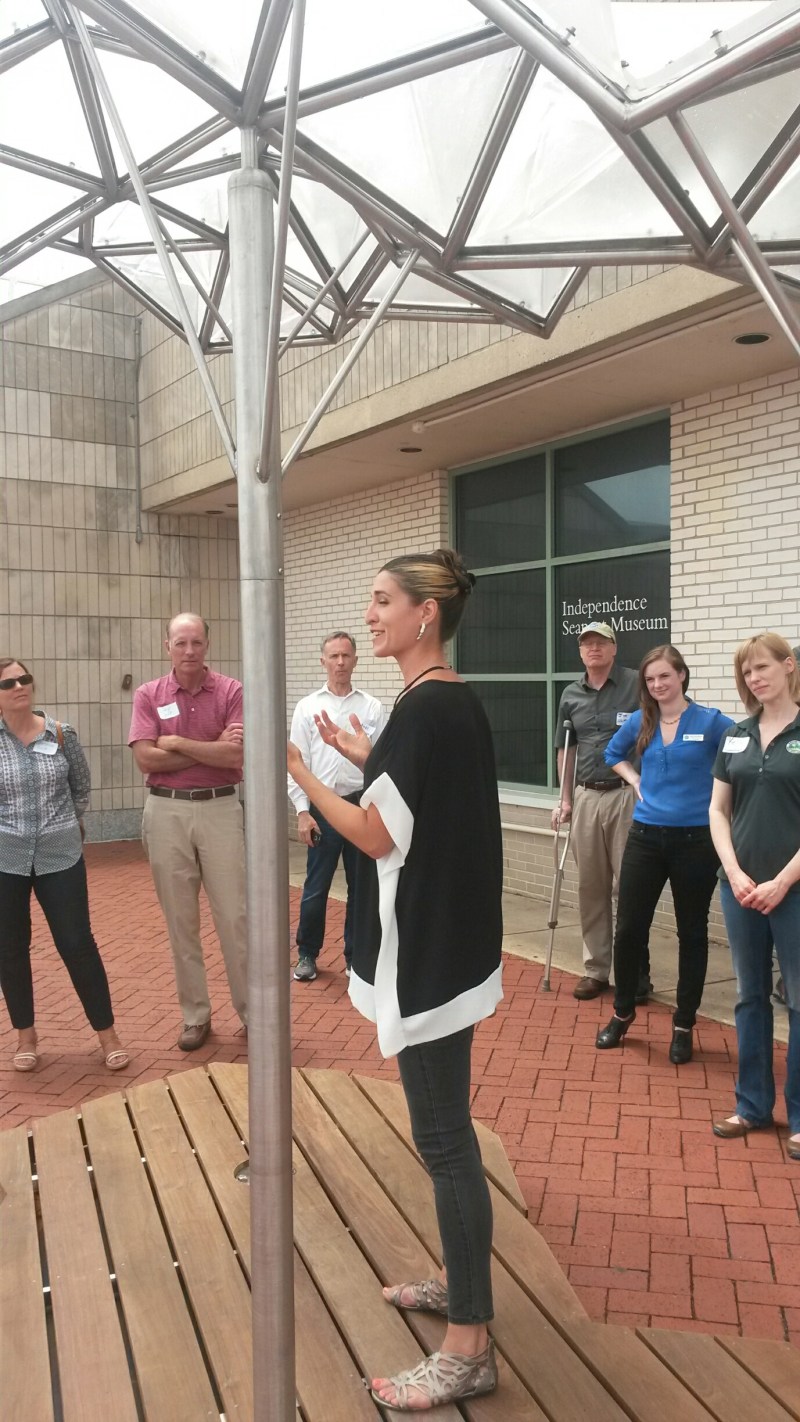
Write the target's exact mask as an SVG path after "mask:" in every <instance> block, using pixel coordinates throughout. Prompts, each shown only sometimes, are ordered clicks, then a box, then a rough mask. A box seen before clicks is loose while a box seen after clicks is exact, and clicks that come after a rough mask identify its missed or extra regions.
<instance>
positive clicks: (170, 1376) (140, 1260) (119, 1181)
mask: <svg viewBox="0 0 800 1422" xmlns="http://www.w3.org/2000/svg"><path fill="white" fill-rule="evenodd" d="M82 1109H83V1122H84V1129H85V1132H86V1138H87V1141H88V1144H89V1155H90V1159H91V1163H92V1168H93V1171H94V1179H95V1185H96V1187H97V1193H98V1196H99V1199H100V1206H101V1209H102V1212H103V1221H104V1224H105V1228H106V1234H107V1236H108V1241H109V1247H110V1250H111V1258H112V1262H113V1268H114V1273H115V1274H116V1276H117V1286H118V1288H119V1293H120V1299H121V1302H122V1309H123V1312H124V1315H125V1323H126V1325H127V1329H128V1336H129V1338H130V1342H131V1349H132V1352H133V1360H134V1366H135V1369H136V1376H137V1378H138V1381H139V1388H140V1391H141V1396H142V1404H143V1408H144V1415H145V1417H146V1418H147V1419H148V1422H160V1419H163V1418H166V1417H169V1418H170V1422H200V1419H203V1418H207V1419H214V1422H217V1419H218V1418H219V1406H218V1404H217V1402H216V1401H215V1398H214V1391H213V1388H212V1386H211V1383H210V1380H209V1377H208V1373H207V1371H206V1366H205V1362H204V1360H203V1355H202V1352H201V1350H200V1346H199V1343H198V1340H197V1335H196V1333H195V1330H194V1327H193V1324H192V1321H191V1318H190V1316H189V1314H188V1312H187V1309H186V1302H185V1299H184V1296H183V1290H182V1289H181V1286H180V1282H179V1280H178V1276H177V1273H176V1270H175V1265H174V1263H173V1259H172V1250H171V1248H170V1244H169V1241H168V1239H167V1237H166V1235H165V1234H164V1227H163V1225H162V1223H161V1219H160V1216H159V1213H158V1210H157V1209H156V1205H155V1200H154V1199H153V1193H152V1190H151V1188H150V1183H149V1180H148V1178H147V1174H146V1172H145V1169H144V1166H143V1165H142V1160H141V1153H140V1148H139V1144H138V1142H137V1140H136V1137H135V1136H134V1133H133V1130H132V1128H131V1123H130V1118H129V1116H128V1113H127V1111H126V1110H125V1106H124V1103H123V1100H122V1097H121V1096H119V1095H116V1094H115V1095H112V1096H104V1097H101V1098H100V1099H99V1100H97V1101H89V1102H87V1103H86V1104H85V1105H84V1106H83V1108H82Z"/></svg>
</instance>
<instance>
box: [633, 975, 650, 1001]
mask: <svg viewBox="0 0 800 1422" xmlns="http://www.w3.org/2000/svg"><path fill="white" fill-rule="evenodd" d="M652 994H653V984H652V983H651V981H650V974H649V973H640V974H639V982H638V984H637V987H636V1006H637V1007H644V1005H645V1003H646V1002H649V1000H650V998H651V997H652Z"/></svg>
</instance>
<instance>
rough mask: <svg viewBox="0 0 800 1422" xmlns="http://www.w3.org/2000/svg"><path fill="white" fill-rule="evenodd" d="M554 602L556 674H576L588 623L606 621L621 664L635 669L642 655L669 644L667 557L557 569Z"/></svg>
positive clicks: (640, 556) (568, 565) (654, 555)
mask: <svg viewBox="0 0 800 1422" xmlns="http://www.w3.org/2000/svg"><path fill="white" fill-rule="evenodd" d="M555 602H556V618H555V623H556V635H555V670H556V671H560V672H568V671H573V670H574V671H575V673H576V675H577V674H578V673H579V672H580V671H581V669H582V663H581V659H580V657H579V656H578V633H579V632H580V629H581V627H583V626H585V624H586V623H587V622H608V623H609V625H610V626H611V627H613V629H614V631H615V632H616V634H617V645H618V647H619V660H620V662H621V663H622V664H623V665H624V666H627V667H638V665H639V663H640V661H641V660H642V657H643V656H644V655H645V652H649V650H650V648H651V647H657V646H658V644H659V642H668V641H669V620H670V618H669V553H667V552H663V553H638V554H636V555H635V556H634V557H632V558H608V559H605V558H593V559H592V560H591V562H588V563H566V564H561V566H560V567H557V568H556V569H555Z"/></svg>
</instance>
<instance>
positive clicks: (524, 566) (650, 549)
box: [448, 410, 672, 806]
mask: <svg viewBox="0 0 800 1422" xmlns="http://www.w3.org/2000/svg"><path fill="white" fill-rule="evenodd" d="M664 422H666V424H667V430H668V432H669V429H670V413H669V410H660V411H651V412H650V413H649V414H647V415H640V416H637V417H636V418H635V419H631V420H625V421H622V422H619V421H615V422H614V423H613V424H610V425H601V426H599V427H595V428H594V429H591V430H583V431H581V433H580V434H577V435H566V436H563V437H562V438H559V439H555V440H548V441H547V442H546V443H545V444H541V445H534V446H526V447H525V448H523V449H515V450H508V451H506V452H505V453H503V454H499V455H497V456H495V457H494V458H492V459H480V460H476V461H474V462H473V463H471V464H465V465H461V466H459V467H458V468H456V469H451V470H450V478H449V490H448V494H449V520H450V528H451V529H452V530H453V537H454V538H455V535H456V530H457V527H458V518H457V489H458V481H459V479H463V478H464V477H465V475H469V474H477V473H479V472H481V471H482V470H485V469H494V468H496V467H497V466H499V465H506V464H511V463H514V461H515V460H517V459H528V458H531V457H532V456H535V455H539V454H541V455H543V456H544V461H545V470H544V477H545V556H544V557H543V558H533V559H531V560H530V561H529V562H524V563H503V564H500V565H497V564H494V565H491V566H489V565H487V566H486V567H471V569H470V571H471V572H473V573H474V574H475V576H476V577H478V578H480V577H485V576H487V575H491V574H502V573H521V572H528V571H533V570H536V569H544V573H545V643H546V652H545V655H546V659H547V668H548V669H547V671H545V672H465V671H463V670H462V669H461V668H460V667H459V665H458V645H459V644H458V636H456V638H455V639H454V642H453V646H452V661H453V666H454V668H455V670H456V671H457V672H458V673H459V676H461V677H463V679H464V681H467V682H472V681H475V682H514V683H519V682H540V683H541V682H544V683H546V685H547V687H548V695H547V698H546V704H547V744H548V747H549V748H552V746H553V742H554V740H555V720H556V698H555V696H554V690H555V688H556V687H558V689H559V693H560V692H561V691H563V689H564V687H565V686H569V684H570V682H571V681H574V680H575V674H574V673H573V674H570V673H569V672H557V671H556V670H555V666H554V664H555V636H554V632H555V621H554V599H555V573H556V569H557V568H559V567H561V566H564V565H568V566H575V565H577V564H584V563H598V562H606V561H608V560H610V559H612V558H632V557H635V556H637V555H641V554H643V553H664V552H666V553H669V552H670V549H671V541H672V540H671V532H672V528H671V524H672V518H671V510H670V538H668V539H666V540H660V541H658V542H654V543H636V544H633V545H629V546H627V547H624V548H603V549H601V550H600V551H599V552H598V551H595V552H591V553H563V554H556V553H555V551H554V550H555V522H554V521H555V503H556V501H555V480H556V473H555V467H554V466H555V454H556V451H557V450H560V449H565V448H568V447H570V446H575V445H578V444H588V443H590V442H593V441H594V440H597V439H604V438H606V437H607V436H609V435H615V434H620V433H621V432H623V431H625V430H631V429H640V428H642V427H644V426H646V425H655V424H661V423H664ZM670 456H671V441H670ZM669 478H670V485H671V482H672V462H671V457H670V464H669ZM547 767H548V779H547V784H546V785H530V784H526V783H525V782H524V781H510V780H500V781H498V786H499V789H500V799H501V803H504V804H520V805H532V806H536V805H538V806H549V805H551V804H552V802H553V799H554V797H555V794H556V793H557V791H558V783H557V778H556V767H555V755H554V754H552V755H551V754H548V756H547Z"/></svg>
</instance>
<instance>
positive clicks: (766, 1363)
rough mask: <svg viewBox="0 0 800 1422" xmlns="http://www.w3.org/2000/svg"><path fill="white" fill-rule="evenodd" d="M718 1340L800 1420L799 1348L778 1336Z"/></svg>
mask: <svg viewBox="0 0 800 1422" xmlns="http://www.w3.org/2000/svg"><path fill="white" fill-rule="evenodd" d="M716 1341H717V1343H718V1344H719V1346H720V1348H724V1349H725V1351H726V1353H730V1355H731V1357H732V1358H735V1359H736V1361H737V1363H740V1364H741V1366H742V1367H743V1368H746V1369H747V1371H748V1373H750V1375H751V1376H752V1377H754V1378H756V1379H757V1381H758V1382H760V1383H761V1385H762V1387H765V1388H766V1389H767V1391H768V1392H770V1393H772V1396H773V1397H774V1398H776V1399H777V1400H778V1402H780V1403H782V1404H783V1406H784V1407H785V1408H786V1411H787V1412H789V1413H790V1414H791V1415H792V1417H796V1418H798V1422H800V1350H798V1349H797V1348H793V1347H792V1345H791V1343H781V1342H779V1341H778V1340H777V1339H776V1338H735V1337H732V1336H731V1337H728V1336H724V1337H718V1338H717V1340H716Z"/></svg>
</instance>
